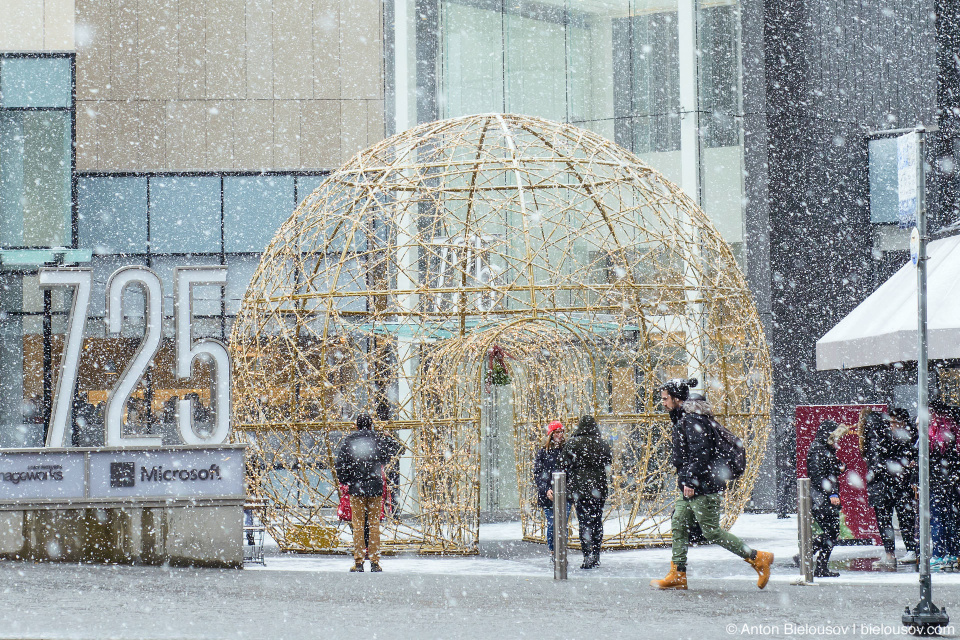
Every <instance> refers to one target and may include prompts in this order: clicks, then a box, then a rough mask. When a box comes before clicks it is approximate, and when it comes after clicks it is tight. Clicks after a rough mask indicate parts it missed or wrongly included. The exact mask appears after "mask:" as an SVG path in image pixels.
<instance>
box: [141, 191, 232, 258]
mask: <svg viewBox="0 0 960 640" xmlns="http://www.w3.org/2000/svg"><path fill="white" fill-rule="evenodd" d="M220 247H221V243H220V178H214V177H202V178H183V177H176V178H155V179H152V180H151V181H150V249H151V251H153V252H154V253H219V252H220Z"/></svg>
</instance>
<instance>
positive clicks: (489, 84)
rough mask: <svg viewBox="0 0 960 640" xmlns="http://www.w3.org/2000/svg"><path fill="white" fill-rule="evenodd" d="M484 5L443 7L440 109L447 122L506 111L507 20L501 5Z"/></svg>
mask: <svg viewBox="0 0 960 640" xmlns="http://www.w3.org/2000/svg"><path fill="white" fill-rule="evenodd" d="M481 4H482V6H473V5H468V4H465V3H459V2H445V3H444V4H443V13H442V18H441V19H442V26H441V29H442V30H443V36H442V43H441V47H442V50H443V53H442V54H441V56H442V58H441V59H442V65H443V69H444V73H443V78H442V80H441V90H440V97H439V101H440V105H439V108H440V114H441V115H442V117H445V118H454V117H457V116H464V115H470V114H473V113H491V112H499V111H503V108H504V105H503V18H502V15H501V13H500V9H499V3H493V2H489V3H481Z"/></svg>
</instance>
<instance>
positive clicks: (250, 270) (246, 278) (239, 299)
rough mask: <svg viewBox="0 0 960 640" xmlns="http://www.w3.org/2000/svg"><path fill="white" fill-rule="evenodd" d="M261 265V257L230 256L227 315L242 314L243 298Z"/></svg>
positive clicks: (228, 259) (228, 264)
mask: <svg viewBox="0 0 960 640" xmlns="http://www.w3.org/2000/svg"><path fill="white" fill-rule="evenodd" d="M259 265H260V256H228V257H227V288H226V291H225V293H224V296H225V298H226V304H227V315H228V316H235V315H237V314H238V313H240V305H241V304H243V296H244V295H245V294H246V293H247V287H248V286H249V285H250V281H251V280H252V279H253V274H254V273H256V271H257V267H258V266H259Z"/></svg>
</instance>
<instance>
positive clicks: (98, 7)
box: [76, 0, 111, 101]
mask: <svg viewBox="0 0 960 640" xmlns="http://www.w3.org/2000/svg"><path fill="white" fill-rule="evenodd" d="M103 6H104V3H101V2H99V1H98V0H78V2H77V18H76V24H77V100H78V101H79V100H96V99H101V98H103V97H104V96H105V95H106V87H107V85H109V84H110V54H111V46H110V42H111V36H110V28H111V16H110V14H109V13H108V12H106V11H103V10H102V7H103Z"/></svg>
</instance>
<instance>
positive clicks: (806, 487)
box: [797, 478, 813, 584]
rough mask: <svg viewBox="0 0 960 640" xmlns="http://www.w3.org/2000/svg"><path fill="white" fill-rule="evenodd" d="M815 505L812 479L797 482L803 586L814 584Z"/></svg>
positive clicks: (801, 479)
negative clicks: (811, 489) (813, 524)
mask: <svg viewBox="0 0 960 640" xmlns="http://www.w3.org/2000/svg"><path fill="white" fill-rule="evenodd" d="M812 520H813V503H812V500H811V498H810V478H800V479H798V480H797V528H798V529H799V537H800V574H801V576H802V578H803V581H802V582H801V584H812V583H813V526H812V524H811V523H812Z"/></svg>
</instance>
